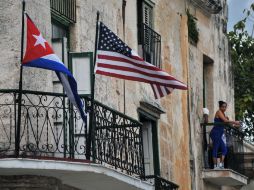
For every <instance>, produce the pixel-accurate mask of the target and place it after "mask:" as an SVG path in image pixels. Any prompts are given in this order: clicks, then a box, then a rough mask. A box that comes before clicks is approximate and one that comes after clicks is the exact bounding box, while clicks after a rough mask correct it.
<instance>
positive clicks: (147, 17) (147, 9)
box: [143, 1, 153, 28]
mask: <svg viewBox="0 0 254 190" xmlns="http://www.w3.org/2000/svg"><path fill="white" fill-rule="evenodd" d="M143 23H145V24H146V25H148V26H149V27H150V28H152V27H153V7H152V6H151V5H150V4H148V3H147V2H146V1H143Z"/></svg>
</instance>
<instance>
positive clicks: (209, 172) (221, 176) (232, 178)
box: [202, 169, 248, 186]
mask: <svg viewBox="0 0 254 190" xmlns="http://www.w3.org/2000/svg"><path fill="white" fill-rule="evenodd" d="M202 178H203V179H204V180H205V181H207V182H210V183H212V184H215V185H217V186H241V185H246V184H247V182H248V177H246V176H244V175H242V174H240V173H238V172H236V171H233V170H231V169H223V170H214V169H205V170H203V172H202Z"/></svg>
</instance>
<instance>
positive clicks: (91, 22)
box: [0, 0, 234, 190]
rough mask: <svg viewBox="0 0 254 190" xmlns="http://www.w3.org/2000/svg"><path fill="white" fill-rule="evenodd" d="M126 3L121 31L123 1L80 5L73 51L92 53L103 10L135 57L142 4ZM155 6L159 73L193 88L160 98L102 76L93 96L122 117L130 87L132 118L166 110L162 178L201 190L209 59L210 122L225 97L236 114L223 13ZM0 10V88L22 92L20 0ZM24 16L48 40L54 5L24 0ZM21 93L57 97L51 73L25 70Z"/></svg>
mask: <svg viewBox="0 0 254 190" xmlns="http://www.w3.org/2000/svg"><path fill="white" fill-rule="evenodd" d="M126 2H127V4H126V15H125V18H126V20H125V23H126V25H125V33H124V30H123V17H122V1H121V0H96V1H95V0H77V22H76V23H75V24H73V25H71V27H70V50H71V51H75V52H87V51H92V52H93V51H94V40H95V25H96V22H95V21H96V12H97V11H100V20H101V21H103V22H104V23H105V24H106V25H107V26H108V27H109V28H110V29H111V30H112V31H114V32H115V33H116V34H117V35H118V36H119V37H121V38H122V39H124V41H125V42H126V43H127V44H128V45H129V46H130V47H131V48H132V49H133V50H136V51H137V50H138V42H137V3H136V0H127V1H126ZM153 2H154V3H155V7H154V30H155V31H156V32H158V33H159V34H161V37H162V54H161V58H162V68H163V69H164V70H165V71H167V72H169V73H170V74H172V75H173V76H175V77H176V78H177V79H179V80H181V81H183V82H185V83H186V84H188V86H189V90H188V91H180V90H175V91H174V92H173V93H172V94H171V95H169V96H167V97H164V98H162V99H160V100H155V99H154V97H153V93H152V90H151V87H150V85H148V84H143V83H137V82H132V81H123V80H120V79H115V78H110V77H105V76H99V75H98V76H96V84H95V98H96V99H97V100H99V101H101V102H103V103H104V104H106V105H108V106H110V107H112V108H115V109H117V110H119V111H121V112H123V110H124V96H123V92H124V90H123V88H124V83H125V91H126V97H125V100H126V108H127V109H126V114H127V115H129V116H131V117H134V118H136V119H138V113H137V108H138V107H139V106H140V101H146V102H149V103H151V104H159V105H160V106H161V107H162V108H163V109H164V110H165V111H166V113H165V114H162V115H161V118H160V120H158V134H159V142H158V143H159V155H160V167H161V168H160V169H161V175H162V177H164V178H166V179H168V180H171V181H174V182H175V183H177V184H179V185H180V189H182V190H189V189H193V190H194V189H196V190H199V189H204V186H203V183H202V179H200V171H201V169H202V156H203V155H202V152H201V150H202V148H201V145H202V141H201V136H202V134H201V129H200V122H201V116H202V113H201V110H202V107H203V81H202V80H203V55H204V54H205V55H207V56H209V57H210V58H212V59H213V60H214V64H213V66H212V71H211V72H212V81H213V82H212V88H211V89H212V90H211V92H212V96H211V97H212V98H211V99H210V100H209V105H210V107H211V108H210V113H211V117H210V119H211V118H212V117H213V114H214V112H215V111H216V109H217V102H218V100H220V99H223V100H225V101H227V102H228V103H229V116H230V117H233V116H234V109H233V108H234V104H233V102H234V101H233V100H234V99H233V86H232V76H231V74H230V60H229V58H228V57H229V56H228V45H227V39H226V36H225V35H224V34H223V33H222V26H221V24H220V23H221V18H223V17H225V16H226V15H225V11H224V12H223V13H221V14H220V15H206V14H204V13H203V12H202V11H201V10H199V9H197V8H194V7H193V6H192V5H191V4H189V3H188V2H189V1H188V0H170V1H169V0H153ZM187 8H189V9H190V11H191V13H192V14H194V15H195V16H196V17H197V19H198V28H199V33H200V41H199V43H198V44H197V46H193V45H190V44H189V42H188V28H187V16H186V9H187ZM0 10H1V11H0V21H1V22H0V23H1V24H0V25H1V27H0V36H1V39H3V40H1V42H0V43H1V44H0V47H5V48H2V49H3V55H4V56H3V58H2V59H1V65H2V71H4V72H3V73H9V74H8V75H1V76H0V88H17V85H18V79H19V56H20V32H18V31H20V30H21V22H20V20H21V17H20V15H21V3H20V1H16V0H10V1H4V0H1V1H0ZM27 12H28V14H29V15H30V16H31V17H32V18H33V20H34V21H35V22H36V24H37V25H38V27H39V29H40V30H41V32H42V33H43V35H44V37H45V38H46V39H47V40H48V41H50V38H51V17H50V7H49V0H42V1H32V0H27ZM24 88H25V89H30V90H43V91H52V72H50V71H42V70H38V69H31V68H25V69H24ZM190 152H191V154H190ZM190 163H191V165H190ZM190 168H191V170H190ZM191 176H192V177H191ZM191 181H192V182H191ZM191 185H192V186H191Z"/></svg>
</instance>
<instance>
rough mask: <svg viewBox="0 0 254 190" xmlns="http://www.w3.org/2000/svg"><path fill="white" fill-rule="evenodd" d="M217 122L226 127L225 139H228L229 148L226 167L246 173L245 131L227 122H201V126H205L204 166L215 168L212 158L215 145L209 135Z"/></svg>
mask: <svg viewBox="0 0 254 190" xmlns="http://www.w3.org/2000/svg"><path fill="white" fill-rule="evenodd" d="M215 124H216V125H221V126H222V127H224V134H225V139H224V140H225V141H226V146H227V150H228V152H227V155H226V158H225V168H229V169H232V170H235V171H237V172H239V173H241V174H244V154H243V152H244V149H243V140H244V133H243V132H242V131H240V130H239V129H237V128H235V127H231V126H230V125H229V124H227V123H207V124H201V126H202V127H203V151H204V154H203V155H204V167H205V168H207V169H212V168H213V160H212V149H213V145H212V140H211V138H210V137H209V135H210V130H211V129H212V127H213V126H214V125H215ZM218 153H220V152H218ZM236 163H237V164H236Z"/></svg>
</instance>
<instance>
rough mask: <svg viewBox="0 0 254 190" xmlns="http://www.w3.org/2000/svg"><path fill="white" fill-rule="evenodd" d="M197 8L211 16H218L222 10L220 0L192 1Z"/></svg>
mask: <svg viewBox="0 0 254 190" xmlns="http://www.w3.org/2000/svg"><path fill="white" fill-rule="evenodd" d="M190 1H191V2H192V3H193V4H194V5H195V6H197V7H199V8H201V9H202V10H204V11H205V12H207V13H209V14H218V13H219V12H220V11H221V10H222V6H221V2H220V0H190Z"/></svg>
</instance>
